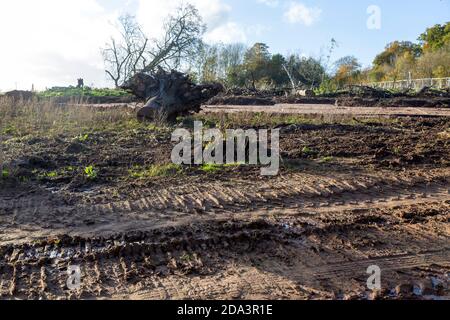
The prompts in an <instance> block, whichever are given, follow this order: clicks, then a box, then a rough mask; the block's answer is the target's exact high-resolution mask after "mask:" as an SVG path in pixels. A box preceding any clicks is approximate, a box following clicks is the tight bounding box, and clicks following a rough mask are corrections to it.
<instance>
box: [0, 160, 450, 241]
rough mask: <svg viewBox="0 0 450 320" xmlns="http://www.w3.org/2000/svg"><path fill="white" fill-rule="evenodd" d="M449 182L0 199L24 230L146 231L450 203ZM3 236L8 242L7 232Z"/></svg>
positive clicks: (294, 181) (434, 176)
mask: <svg viewBox="0 0 450 320" xmlns="http://www.w3.org/2000/svg"><path fill="white" fill-rule="evenodd" d="M449 179H450V176H449V172H448V170H447V169H444V170H431V171H429V172H425V173H423V172H415V171H410V172H408V171H406V172H404V173H403V174H402V175H401V176H399V177H397V176H395V175H393V174H392V173H390V174H383V173H381V174H371V175H369V174H365V175H363V174H359V175H356V176H351V175H349V174H340V175H339V174H333V175H332V177H330V176H324V175H313V174H306V173H291V174H288V175H285V176H281V177H277V178H275V179H271V180H262V181H260V182H256V183H253V182H251V181H226V182H222V183H219V182H209V183H207V184H201V185H200V184H190V185H189V184H183V185H179V186H172V187H168V188H163V189H159V190H158V189H147V190H141V191H139V192H138V191H134V193H133V194H132V195H131V197H130V199H129V200H126V201H119V202H108V201H105V202H104V203H101V200H102V198H101V197H94V199H93V200H92V201H93V202H94V203H93V204H88V205H75V206H69V205H65V204H63V203H61V201H60V200H53V198H54V197H55V196H54V195H50V196H48V195H47V197H43V196H42V194H41V193H37V194H36V195H30V196H28V197H23V198H19V199H14V200H8V201H0V222H1V223H2V224H3V226H8V225H9V226H11V225H20V226H21V229H22V230H23V229H24V228H30V229H33V228H35V227H37V226H38V227H39V228H40V230H43V232H45V230H52V229H53V230H63V229H65V230H78V231H83V230H85V231H89V230H91V231H92V232H94V231H95V232H98V233H103V232H109V233H117V232H122V231H125V230H128V229H139V226H140V225H141V226H142V227H145V228H146V227H148V226H149V224H154V225H155V227H161V226H164V225H165V223H166V225H170V224H171V223H175V222H176V221H180V223H183V221H189V220H190V219H195V220H196V221H202V220H208V219H212V218H214V217H217V218H220V217H225V216H227V215H228V216H230V217H233V216H243V217H245V215H247V214H248V215H254V216H255V215H256V216H258V215H264V214H270V213H271V212H272V211H273V210H277V211H283V212H285V214H288V213H289V212H291V211H314V212H327V211H330V212H332V211H340V210H346V209H352V208H353V209H356V208H377V207H392V206H400V205H407V204H412V203H430V202H433V201H450V193H449V190H450V188H449V186H450V183H449ZM58 201H59V202H58ZM98 202H100V203H99V204H96V203H98ZM277 214H280V213H278V212H277ZM10 231H11V230H10ZM66 232H67V231H66ZM10 234H11V235H12V232H11V233H10ZM44 234H45V233H44ZM69 234H70V231H69ZM11 237H12V239H13V236H11ZM2 239H3V240H8V237H7V235H6V234H5V235H4V236H3V237H2ZM16 240H18V239H16Z"/></svg>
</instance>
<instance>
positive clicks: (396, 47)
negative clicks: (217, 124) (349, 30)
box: [191, 22, 450, 94]
mask: <svg viewBox="0 0 450 320" xmlns="http://www.w3.org/2000/svg"><path fill="white" fill-rule="evenodd" d="M336 47H337V42H336V41H335V40H334V39H332V41H331V45H330V47H329V52H328V53H327V54H326V56H322V57H320V58H318V59H314V58H305V57H300V56H299V55H295V54H291V55H287V56H283V55H281V54H278V53H275V54H272V53H271V52H270V51H269V46H268V45H267V44H265V43H255V44H254V45H253V46H252V47H250V48H246V47H245V46H244V45H242V44H230V45H213V46H207V45H204V46H203V47H202V49H201V50H200V53H199V54H198V56H197V59H198V61H196V62H195V63H194V64H195V68H193V70H198V71H193V72H192V74H191V76H192V77H193V78H194V79H196V80H197V81H198V82H211V81H218V82H221V83H223V84H224V85H225V86H227V87H231V88H232V87H240V88H251V89H259V90H262V89H277V88H279V89H282V88H290V87H292V84H293V83H294V84H295V85H296V86H297V85H298V84H299V83H300V84H301V86H302V87H303V88H308V89H309V88H314V89H315V90H316V92H317V93H319V94H325V93H330V92H336V91H337V90H340V89H342V88H345V86H346V85H352V84H360V83H367V82H378V81H396V80H404V79H409V77H410V76H411V78H413V79H417V78H441V77H449V76H450V22H447V23H445V24H442V25H439V24H438V25H435V26H433V27H431V28H428V29H427V30H426V31H425V32H424V33H423V34H422V35H420V36H419V38H418V42H417V43H413V42H409V41H394V42H392V43H390V44H388V45H387V46H386V49H385V50H384V51H383V52H381V53H380V54H379V55H377V57H376V58H375V59H374V61H373V66H372V67H371V68H368V69H362V66H361V64H360V62H359V61H358V60H357V58H355V57H354V56H346V57H342V58H340V59H338V60H337V61H335V62H334V63H332V62H331V56H332V54H333V52H334V50H335V48H336Z"/></svg>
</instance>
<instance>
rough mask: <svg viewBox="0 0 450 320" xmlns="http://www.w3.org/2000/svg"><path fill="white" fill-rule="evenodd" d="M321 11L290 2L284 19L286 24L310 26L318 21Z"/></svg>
mask: <svg viewBox="0 0 450 320" xmlns="http://www.w3.org/2000/svg"><path fill="white" fill-rule="evenodd" d="M321 14H322V10H321V9H320V8H316V7H307V6H306V5H304V4H303V3H299V2H292V3H291V4H290V5H289V8H288V10H287V11H286V12H285V13H284V17H285V19H286V21H287V22H288V23H292V24H295V23H301V24H304V25H305V26H311V25H312V24H313V23H314V22H316V21H317V20H319V18H320V15H321Z"/></svg>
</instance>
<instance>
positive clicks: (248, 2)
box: [0, 0, 450, 91]
mask: <svg viewBox="0 0 450 320" xmlns="http://www.w3.org/2000/svg"><path fill="white" fill-rule="evenodd" d="M180 1H185V2H186V1H187V2H191V3H193V4H194V5H196V6H197V7H198V9H199V11H200V13H201V15H202V17H203V19H204V21H205V22H206V23H207V25H208V28H209V29H208V32H207V34H206V35H205V41H207V42H210V43H214V42H225V43H229V42H244V43H246V44H247V45H251V44H253V43H254V42H265V43H267V44H268V45H269V46H270V48H271V51H272V52H279V53H282V54H287V53H300V54H303V55H309V56H314V57H319V56H320V55H321V54H326V48H327V46H328V45H329V43H330V40H331V38H334V39H336V40H337V41H338V43H339V47H338V48H337V49H336V51H335V53H334V55H333V60H336V59H338V58H340V57H342V56H345V55H354V56H356V57H357V58H358V59H359V60H360V62H361V63H362V64H363V65H364V66H369V65H370V64H371V62H372V60H373V58H374V57H375V55H376V54H377V53H379V52H381V51H382V50H383V48H384V47H385V46H386V44H387V43H389V42H391V41H394V40H409V41H416V39H417V37H418V35H419V34H420V33H422V32H423V31H424V30H425V29H426V28H427V27H430V26H432V25H434V24H437V23H444V22H447V21H450V0H427V1H423V0H422V1H420V0H410V1H408V0H394V1H392V0H391V1H388V0H379V1H377V0H339V1H337V0H315V1H313V0H39V1H36V0H2V1H0V38H1V39H2V41H3V43H8V44H9V45H8V46H2V50H1V51H0V70H1V73H0V91H6V90H9V89H14V88H15V87H17V88H18V89H30V88H31V85H32V84H34V85H35V87H36V88H38V89H44V88H45V87H51V86H55V85H69V84H74V82H76V79H77V78H79V77H83V78H85V81H86V83H88V84H93V85H96V86H108V85H111V83H109V82H108V81H107V78H106V77H105V74H104V70H103V62H102V59H101V55H100V47H102V46H103V45H104V44H105V42H106V41H107V40H108V38H109V37H110V36H111V35H112V34H113V33H114V28H113V26H112V24H113V22H114V21H115V20H116V19H117V17H118V16H119V15H120V14H122V13H125V12H128V13H131V14H135V15H136V16H137V18H138V20H139V21H140V22H141V23H142V24H143V25H144V28H145V30H146V32H147V33H148V34H149V35H150V36H152V37H157V36H158V34H159V30H160V27H161V24H162V21H163V19H164V17H165V16H167V14H169V13H170V12H171V10H173V8H175V7H176V6H177V5H178V4H179V3H180ZM373 5H375V6H377V8H379V10H380V16H379V17H380V22H381V25H380V28H379V29H378V28H377V29H369V28H368V27H367V21H368V19H369V17H370V15H369V14H368V13H367V9H368V7H369V6H373ZM23 8H27V9H28V10H23ZM24 39H26V40H24Z"/></svg>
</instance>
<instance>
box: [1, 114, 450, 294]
mask: <svg viewBox="0 0 450 320" xmlns="http://www.w3.org/2000/svg"><path fill="white" fill-rule="evenodd" d="M83 112H99V111H93V110H91V109H89V110H87V109H86V110H84V109H83ZM101 112H108V111H101ZM93 119H94V118H93ZM95 119H97V118H95ZM95 119H94V120H95ZM101 119H108V120H105V122H102V121H103V120H102V121H99V120H95V121H91V122H89V123H88V124H85V125H83V126H80V125H79V124H78V125H73V124H72V126H73V128H72V127H71V125H67V126H66V127H64V128H56V127H55V126H56V125H57V123H58V121H53V122H51V123H52V125H51V126H50V127H49V128H45V130H44V131H42V132H41V131H36V130H35V129H33V130H29V131H27V130H25V128H21V127H20V123H15V122H14V121H15V120H14V118H10V121H11V124H9V125H6V123H5V122H3V123H2V130H1V131H0V137H1V144H0V150H1V152H2V160H3V165H4V168H7V169H4V171H3V178H2V180H1V182H0V297H1V298H2V299H40V298H43V299H66V298H70V299H77V298H81V299H130V298H131V299H375V298H377V299H405V298H406V299H448V298H450V291H449V288H448V285H449V283H448V281H449V274H450V241H449V239H450V238H449V236H450V228H449V218H450V193H449V192H450V167H449V165H450V157H449V155H450V130H449V128H450V118H449V117H444V116H441V117H432V118H428V117H427V118H422V117H417V116H416V117H390V118H386V117H383V118H382V117H379V118H377V117H371V118H370V119H365V118H358V119H356V118H353V117H348V118H336V119H327V120H324V119H323V118H320V117H319V118H305V117H303V116H293V115H275V114H268V115H262V114H259V113H257V114H250V113H237V114H222V113H216V114H202V115H198V116H196V117H195V118H184V119H178V122H177V124H174V125H173V126H171V127H165V126H159V125H155V124H151V123H138V122H136V121H134V120H133V114H130V115H129V118H127V117H119V118H117V117H116V116H114V117H113V116H108V117H106V118H105V117H104V116H103V115H102V118H101ZM91 120H92V119H91ZM193 120H202V121H203V122H204V124H207V125H208V126H210V127H218V128H221V129H225V128H266V127H271V128H275V127H277V128H280V129H281V138H280V147H281V155H282V168H281V170H280V174H279V175H278V176H275V177H262V176H260V168H259V167H253V166H248V165H239V166H217V167H208V166H183V167H173V166H171V165H170V162H171V161H170V153H171V150H172V147H173V145H174V143H173V142H171V132H172V131H173V129H174V127H185V128H188V129H190V128H191V127H192V121H193ZM21 122H22V123H23V121H21ZM70 123H72V122H70ZM77 130H78V131H77ZM89 167H90V169H91V170H86V169H87V168H89ZM74 265H77V266H80V267H81V271H82V277H81V287H80V288H79V289H76V290H69V288H68V287H67V283H66V281H67V278H68V275H67V270H68V268H69V267H70V266H74ZM371 265H377V266H379V267H380V268H381V270H382V276H381V281H382V289H381V290H379V291H371V290H369V289H368V288H367V287H366V281H367V278H368V277H369V275H368V274H366V270H367V268H368V267H369V266H371Z"/></svg>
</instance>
